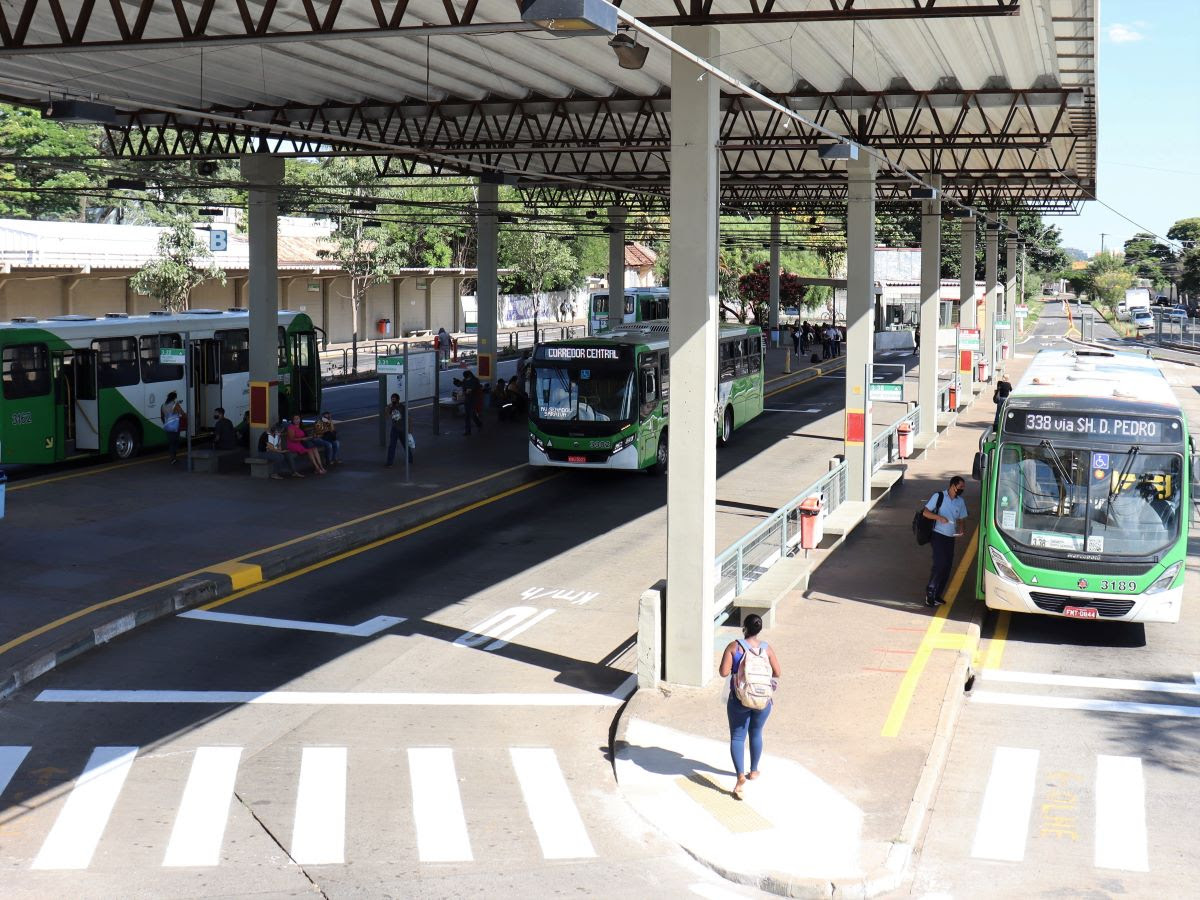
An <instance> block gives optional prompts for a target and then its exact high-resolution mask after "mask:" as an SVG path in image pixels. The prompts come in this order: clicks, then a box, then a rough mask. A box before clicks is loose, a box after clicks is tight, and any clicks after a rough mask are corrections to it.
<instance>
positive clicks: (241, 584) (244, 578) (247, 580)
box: [205, 562, 263, 591]
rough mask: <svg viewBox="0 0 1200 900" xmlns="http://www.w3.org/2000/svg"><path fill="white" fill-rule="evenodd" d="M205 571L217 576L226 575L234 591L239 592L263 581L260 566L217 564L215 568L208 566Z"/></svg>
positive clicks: (232, 563) (230, 563) (236, 563)
mask: <svg viewBox="0 0 1200 900" xmlns="http://www.w3.org/2000/svg"><path fill="white" fill-rule="evenodd" d="M205 571H208V572H216V573H217V574H218V575H228V576H229V580H230V581H231V582H232V583H233V589H234V590H235V591H240V590H241V589H242V588H245V587H249V586H250V585H252V584H257V583H258V582H260V581H262V580H263V570H262V566H256V565H254V564H253V563H242V562H224V563H217V564H216V565H215V566H209V567H208V569H206V570H205Z"/></svg>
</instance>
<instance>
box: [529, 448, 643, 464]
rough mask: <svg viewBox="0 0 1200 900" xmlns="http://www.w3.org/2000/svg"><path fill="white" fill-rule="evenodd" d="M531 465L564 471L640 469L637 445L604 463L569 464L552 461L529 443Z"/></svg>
mask: <svg viewBox="0 0 1200 900" xmlns="http://www.w3.org/2000/svg"><path fill="white" fill-rule="evenodd" d="M529 464H530V465H531V466H562V467H563V468H564V469H639V468H641V466H639V465H638V448H637V444H636V443H633V444H630V445H629V446H628V447H625V448H624V449H622V450H618V451H617V452H616V453H613V454H612V455H611V456H609V457H608V459H606V460H605V461H603V462H567V461H566V460H557V459H551V458H550V457H549V455H547V453H546V452H545V451H544V450H539V449H538V448H537V447H535V446H534V445H533V442H532V441H530V443H529Z"/></svg>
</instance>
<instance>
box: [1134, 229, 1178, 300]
mask: <svg viewBox="0 0 1200 900" xmlns="http://www.w3.org/2000/svg"><path fill="white" fill-rule="evenodd" d="M1174 259H1175V254H1174V253H1172V252H1171V248H1170V247H1168V246H1167V245H1166V244H1161V243H1159V242H1158V239H1157V238H1156V237H1155V236H1154V235H1152V234H1148V233H1146V232H1144V231H1139V232H1138V233H1137V234H1135V235H1134V236H1133V237H1131V238H1130V239H1129V240H1127V241H1126V242H1125V265H1126V267H1127V268H1129V269H1131V270H1132V271H1133V273H1134V275H1135V277H1137V278H1145V279H1147V280H1149V281H1150V282H1151V283H1152V284H1154V285H1155V286H1156V287H1157V286H1161V285H1162V284H1163V283H1165V281H1166V277H1165V275H1164V273H1163V267H1164V266H1166V265H1167V264H1169V263H1170V262H1171V261H1172V260H1174Z"/></svg>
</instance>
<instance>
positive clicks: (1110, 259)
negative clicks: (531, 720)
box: [1087, 253, 1133, 308]
mask: <svg viewBox="0 0 1200 900" xmlns="http://www.w3.org/2000/svg"><path fill="white" fill-rule="evenodd" d="M1087 284H1088V292H1089V293H1091V294H1092V296H1093V299H1097V300H1099V301H1100V302H1101V303H1104V304H1106V305H1107V306H1109V307H1110V308H1111V307H1113V306H1115V305H1116V303H1117V301H1118V300H1121V299H1123V298H1124V297H1125V291H1127V290H1128V289H1129V287H1130V285H1132V284H1133V274H1132V273H1131V272H1130V271H1129V270H1128V269H1126V268H1125V267H1124V266H1123V265H1122V264H1121V259H1120V257H1118V256H1117V255H1116V254H1115V253H1098V254H1096V256H1095V257H1094V258H1093V259H1092V262H1091V264H1090V265H1088V267H1087Z"/></svg>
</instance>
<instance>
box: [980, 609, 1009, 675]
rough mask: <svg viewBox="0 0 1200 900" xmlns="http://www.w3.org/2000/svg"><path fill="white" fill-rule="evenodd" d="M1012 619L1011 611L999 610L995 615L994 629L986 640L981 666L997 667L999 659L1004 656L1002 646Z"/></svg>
mask: <svg viewBox="0 0 1200 900" xmlns="http://www.w3.org/2000/svg"><path fill="white" fill-rule="evenodd" d="M1011 621H1012V613H1009V612H1001V613H999V614H998V615H997V616H996V630H995V632H994V633H993V634H992V639H991V640H990V641H988V649H987V656H985V657H984V660H983V668H985V669H998V668H1000V660H1001V659H1002V658H1003V657H1004V646H1005V644H1006V643H1007V642H1008V626H1009V623H1010V622H1011Z"/></svg>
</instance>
